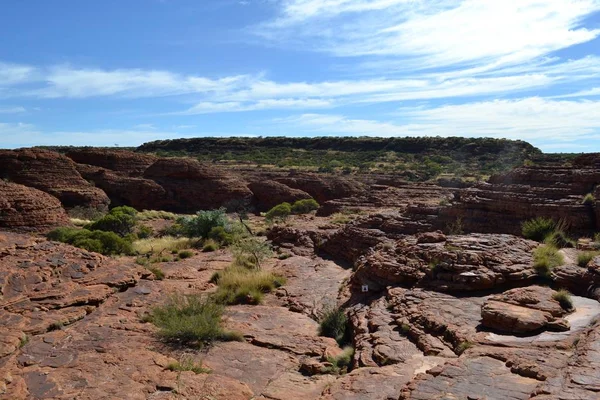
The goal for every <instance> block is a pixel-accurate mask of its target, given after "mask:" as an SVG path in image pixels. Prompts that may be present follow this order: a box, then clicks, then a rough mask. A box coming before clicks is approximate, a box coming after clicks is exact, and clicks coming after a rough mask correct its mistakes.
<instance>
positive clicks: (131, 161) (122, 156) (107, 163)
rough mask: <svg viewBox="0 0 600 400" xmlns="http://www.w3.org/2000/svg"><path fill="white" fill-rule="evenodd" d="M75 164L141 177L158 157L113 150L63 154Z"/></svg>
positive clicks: (89, 150)
mask: <svg viewBox="0 0 600 400" xmlns="http://www.w3.org/2000/svg"><path fill="white" fill-rule="evenodd" d="M65 155H66V156H67V157H69V158H70V159H71V160H73V161H75V162H76V163H77V164H88V165H94V166H97V167H102V168H105V169H109V170H112V171H117V172H118V173H120V174H122V175H126V176H132V177H139V176H142V175H143V173H144V171H145V170H146V168H148V167H149V166H150V165H152V164H154V163H155V162H156V160H158V157H155V156H152V155H149V154H141V153H134V152H132V151H124V150H113V149H97V148H89V149H78V150H71V151H69V152H67V153H66V154H65Z"/></svg>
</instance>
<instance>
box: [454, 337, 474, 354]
mask: <svg viewBox="0 0 600 400" xmlns="http://www.w3.org/2000/svg"><path fill="white" fill-rule="evenodd" d="M474 345H475V344H474V343H473V342H469V341H468V340H467V341H464V342H461V343H460V344H459V345H458V346H456V350H455V351H454V352H455V353H456V354H458V355H461V354H462V353H464V352H465V351H467V350H468V349H470V348H471V347H473V346H474Z"/></svg>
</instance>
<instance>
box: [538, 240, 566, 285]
mask: <svg viewBox="0 0 600 400" xmlns="http://www.w3.org/2000/svg"><path fill="white" fill-rule="evenodd" d="M564 262H565V260H564V257H563V255H562V254H561V253H559V251H558V249H557V248H556V247H554V246H551V245H547V244H545V245H541V246H539V247H538V248H537V249H535V250H534V252H533V267H534V268H535V270H536V272H537V273H538V274H539V275H540V276H542V277H545V278H549V277H550V273H551V272H552V269H553V268H555V267H558V266H560V265H562V264H563V263H564Z"/></svg>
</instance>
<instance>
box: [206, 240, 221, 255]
mask: <svg viewBox="0 0 600 400" xmlns="http://www.w3.org/2000/svg"><path fill="white" fill-rule="evenodd" d="M218 249H219V245H218V244H217V242H215V241H214V240H212V239H208V240H207V241H206V242H204V246H202V251H203V252H205V253H210V252H212V251H216V250H218Z"/></svg>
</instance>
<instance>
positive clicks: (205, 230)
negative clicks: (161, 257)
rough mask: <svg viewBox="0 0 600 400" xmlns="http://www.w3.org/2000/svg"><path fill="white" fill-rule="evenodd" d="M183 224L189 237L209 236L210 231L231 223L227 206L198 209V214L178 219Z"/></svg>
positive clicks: (184, 231) (185, 233) (184, 230)
mask: <svg viewBox="0 0 600 400" xmlns="http://www.w3.org/2000/svg"><path fill="white" fill-rule="evenodd" d="M178 223H180V224H181V226H182V231H183V233H184V235H185V236H187V237H201V238H204V239H206V238H208V235H209V234H210V231H211V230H212V229H213V228H215V227H218V226H221V227H223V228H226V226H227V225H228V224H229V220H228V219H227V215H226V214H225V208H219V209H218V210H209V211H198V212H197V213H196V216H194V217H191V218H190V217H188V218H182V219H180V220H179V221H178Z"/></svg>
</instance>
